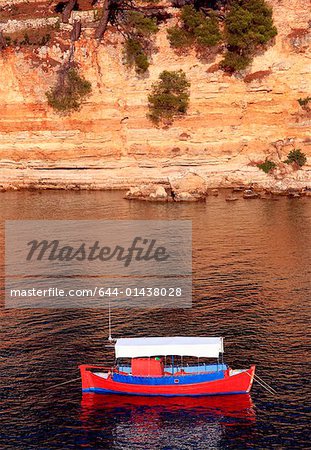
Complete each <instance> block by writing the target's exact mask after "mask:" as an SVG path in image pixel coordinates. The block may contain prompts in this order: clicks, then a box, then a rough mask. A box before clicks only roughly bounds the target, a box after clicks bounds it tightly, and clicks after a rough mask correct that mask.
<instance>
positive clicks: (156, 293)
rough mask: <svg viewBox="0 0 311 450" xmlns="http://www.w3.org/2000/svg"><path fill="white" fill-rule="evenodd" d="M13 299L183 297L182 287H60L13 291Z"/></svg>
mask: <svg viewBox="0 0 311 450" xmlns="http://www.w3.org/2000/svg"><path fill="white" fill-rule="evenodd" d="M10 295H11V297H96V296H97V297H115V298H117V297H121V296H129V297H181V296H182V288H181V287H139V288H138V287H125V288H124V287H122V288H119V287H103V286H102V287H100V286H95V287H94V288H88V289H83V288H79V289H61V288H58V287H50V288H48V289H44V288H40V289H37V288H29V289H11V290H10Z"/></svg>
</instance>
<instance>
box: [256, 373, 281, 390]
mask: <svg viewBox="0 0 311 450" xmlns="http://www.w3.org/2000/svg"><path fill="white" fill-rule="evenodd" d="M254 378H255V379H256V378H257V379H258V380H259V381H261V382H262V383H263V384H265V385H266V386H267V387H268V388H269V389H271V391H273V392H274V393H275V394H277V392H276V390H275V389H273V387H272V386H270V385H269V384H268V383H267V382H266V381H265V380H263V379H262V378H260V376H259V375H257V374H256V373H255V376H254ZM258 380H256V381H258Z"/></svg>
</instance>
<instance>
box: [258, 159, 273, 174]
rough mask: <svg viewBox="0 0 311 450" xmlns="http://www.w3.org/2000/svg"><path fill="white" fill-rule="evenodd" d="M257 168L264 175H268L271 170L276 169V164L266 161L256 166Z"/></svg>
mask: <svg viewBox="0 0 311 450" xmlns="http://www.w3.org/2000/svg"><path fill="white" fill-rule="evenodd" d="M257 167H258V168H259V169H261V170H263V171H264V172H265V173H269V172H270V171H271V170H273V169H275V168H276V164H275V163H274V162H273V161H270V160H269V159H266V160H265V161H264V162H263V163H260V164H257Z"/></svg>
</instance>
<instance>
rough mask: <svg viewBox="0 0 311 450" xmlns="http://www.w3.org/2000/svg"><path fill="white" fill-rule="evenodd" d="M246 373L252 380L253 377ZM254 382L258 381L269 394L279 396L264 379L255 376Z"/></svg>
mask: <svg viewBox="0 0 311 450" xmlns="http://www.w3.org/2000/svg"><path fill="white" fill-rule="evenodd" d="M246 373H247V375H248V376H249V377H250V378H252V376H251V375H250V374H249V373H248V372H246ZM253 380H254V381H257V383H258V384H259V385H260V386H261V387H262V388H264V389H265V390H266V391H268V392H269V394H271V395H275V394H277V392H276V391H275V390H274V389H273V387H271V386H269V384H268V383H266V382H265V381H264V380H262V378H260V377H259V376H258V375H256V374H254V378H253Z"/></svg>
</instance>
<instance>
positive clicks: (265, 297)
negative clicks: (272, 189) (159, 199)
mask: <svg viewBox="0 0 311 450" xmlns="http://www.w3.org/2000/svg"><path fill="white" fill-rule="evenodd" d="M122 197H123V196H122V193H119V192H57V191H50V192H42V193H40V192H7V193H1V194H0V202H1V209H0V214H1V220H2V224H3V223H4V220H6V219H18V220H21V219H127V220H129V219H134V220H135V219H168V220H174V219H192V221H193V307H192V308H190V309H178V310H177V309H175V310H168V309H165V310H142V309H141V310H127V311H123V310H114V312H113V331H114V335H115V336H116V337H117V336H123V337H125V336H144V335H149V336H152V335H156V336H165V335H198V336H199V335H207V336H209V335H210V336H213V335H220V336H224V337H225V350H226V361H227V362H228V363H229V364H230V365H231V366H233V367H236V368H239V367H246V366H249V365H250V364H256V365H257V366H258V369H257V371H258V373H259V375H261V376H262V377H263V378H264V379H265V380H266V381H268V382H269V383H271V384H272V385H273V387H274V389H275V390H276V391H277V395H275V396H273V397H272V396H271V395H270V394H269V393H267V392H266V391H264V390H263V389H262V388H261V387H260V386H258V385H256V384H255V385H254V388H253V391H252V395H251V398H249V397H248V396H242V398H241V397H240V396H238V397H239V398H232V397H230V398H226V399H225V400H224V401H219V400H218V399H185V400H181V399H178V400H176V399H169V400H159V401H158V400H156V401H155V400H154V399H149V400H148V399H137V398H136V399H135V400H133V399H128V398H122V401H119V400H118V399H115V398H113V397H112V398H111V397H110V398H106V397H104V396H100V397H99V398H98V396H87V397H85V396H83V398H82V396H81V392H80V382H79V380H77V381H75V382H73V383H72V384H69V385H65V386H60V387H58V388H52V389H50V388H51V386H53V385H54V384H56V383H60V382H62V381H65V380H67V379H71V378H77V377H78V376H79V373H78V371H77V366H78V365H79V364H81V363H106V362H110V361H112V358H113V355H112V353H111V350H109V349H107V348H105V346H104V344H105V339H106V337H107V333H108V330H107V311H106V310H104V309H103V310H91V309H84V310H72V309H71V310H39V309H38V310H13V309H4V308H3V309H2V310H1V312H0V314H1V340H0V349H1V360H0V370H1V378H0V380H1V381H0V383H1V400H0V405H1V422H2V426H1V434H0V445H2V448H5V449H11V448H12V449H13V448H15V449H32V448H33V449H62V448H64V449H65V448H66V449H67V448H68V449H75V448H92V449H129V450H130V449H131V450H132V449H144V450H149V449H150V450H151V449H195V448H197V449H244V448H258V449H269V448H276V449H281V448H288V449H296V448H297V449H298V448H301V449H305V448H310V440H309V435H308V413H309V412H310V409H309V406H310V405H309V404H308V397H310V396H308V383H309V379H310V372H309V368H308V367H307V363H308V362H310V360H309V359H308V350H309V344H310V340H309V338H310V334H309V332H310V325H309V324H310V294H309V291H310V282H311V270H310V253H311V245H310V244H311V242H310V240H311V233H310V231H311V202H310V199H308V198H302V199H287V198H281V199H280V200H279V201H269V200H259V199H258V200H249V201H246V200H245V201H244V200H242V199H241V200H239V201H238V202H232V203H227V202H225V200H224V195H220V196H219V197H209V198H208V199H207V201H206V203H205V202H204V203H196V204H156V203H147V202H129V201H126V200H124V199H123V198H122ZM3 232H4V231H3V227H2V231H1V240H0V246H1V258H2V259H1V285H2V294H3V284H4V280H3V276H4V275H3V272H4V270H3V265H4V261H3V257H4V248H3ZM3 297H4V296H3V295H2V301H3Z"/></svg>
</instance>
